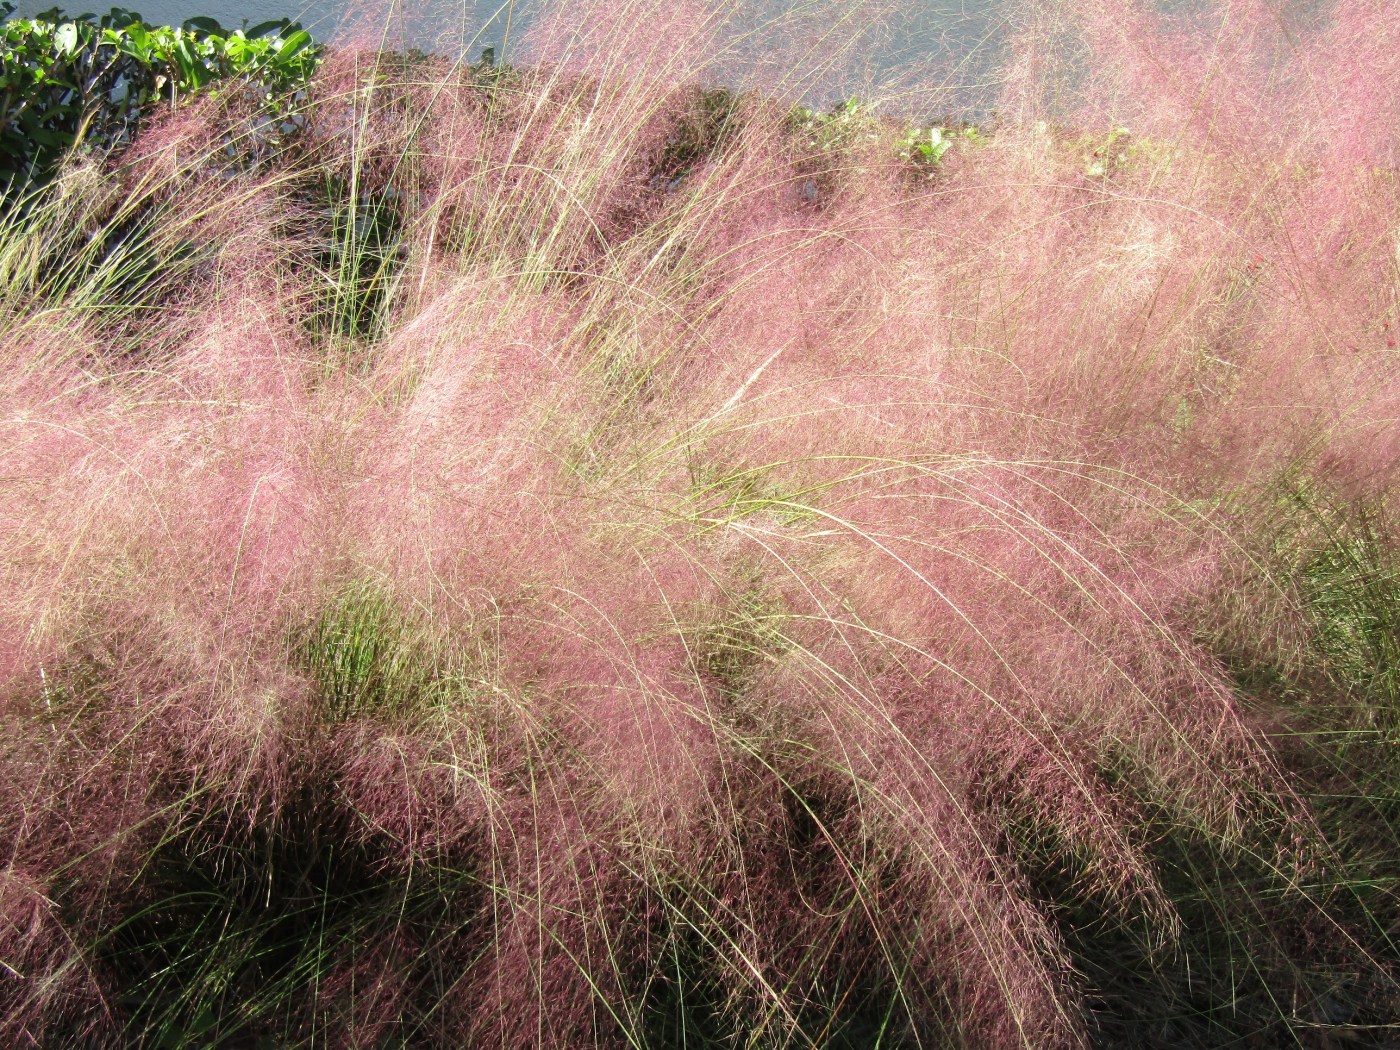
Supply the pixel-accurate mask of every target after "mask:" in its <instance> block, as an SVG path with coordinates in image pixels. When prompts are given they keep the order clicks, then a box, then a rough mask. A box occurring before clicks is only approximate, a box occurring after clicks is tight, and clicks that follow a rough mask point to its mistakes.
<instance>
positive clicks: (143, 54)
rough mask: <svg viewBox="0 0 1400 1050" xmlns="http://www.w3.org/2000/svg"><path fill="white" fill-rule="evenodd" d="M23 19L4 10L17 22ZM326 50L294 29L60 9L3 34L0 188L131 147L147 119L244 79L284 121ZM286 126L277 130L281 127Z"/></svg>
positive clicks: (284, 24) (6, 7) (8, 26)
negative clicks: (220, 83) (89, 151)
mask: <svg viewBox="0 0 1400 1050" xmlns="http://www.w3.org/2000/svg"><path fill="white" fill-rule="evenodd" d="M13 11H14V8H13V6H12V5H10V4H8V3H4V4H0V13H3V15H4V16H5V17H6V18H8V16H9V15H11V14H12V13H13ZM319 58H320V48H319V46H317V45H315V44H314V43H313V41H312V39H311V36H310V34H308V33H307V32H306V31H305V30H304V29H302V28H301V27H300V26H299V25H298V24H297V23H295V22H290V21H287V20H285V19H283V20H280V21H276V22H264V23H262V24H261V25H257V26H253V27H252V28H244V29H237V30H233V31H232V32H229V31H226V30H224V28H223V27H222V26H220V25H219V24H218V23H217V22H215V21H213V20H212V19H207V18H194V19H189V20H187V21H186V22H185V23H184V25H183V26H182V27H181V28H178V29H176V28H172V27H169V26H151V25H147V24H146V23H144V22H142V21H141V20H140V18H139V16H137V15H135V14H133V13H132V12H130V11H125V10H123V9H120V8H113V9H112V10H111V11H110V12H109V13H108V14H106V15H103V16H101V17H100V18H99V17H95V16H93V15H91V14H81V15H78V16H76V17H72V18H68V17H66V16H64V15H63V14H62V13H61V12H60V11H59V10H58V9H57V8H54V9H52V10H49V11H45V12H43V13H41V14H39V15H37V16H36V17H34V18H27V19H25V18H22V19H13V20H9V21H6V22H5V23H4V26H3V29H0V90H3V92H4V94H3V96H0V183H3V184H4V185H7V186H14V185H15V184H17V183H20V184H22V183H25V182H27V181H29V180H30V179H34V178H38V179H44V178H46V177H47V176H48V175H50V174H51V173H52V171H53V169H54V166H55V164H56V163H57V161H58V160H59V159H61V158H62V157H63V156H64V155H65V154H66V153H67V152H69V151H70V150H71V149H73V148H74V147H75V146H78V145H81V144H88V145H91V146H95V147H98V148H103V149H108V148H114V147H120V146H122V145H125V144H126V143H128V142H129V141H130V140H131V138H132V136H133V135H134V134H135V131H136V129H137V127H138V125H139V123H140V121H141V118H142V116H143V115H145V114H147V113H149V111H150V110H151V109H152V107H154V106H155V105H157V104H159V103H161V102H166V103H169V104H172V105H173V104H175V103H176V102H178V101H179V99H180V98H181V97H182V96H184V95H187V94H189V93H190V92H193V91H196V90H198V89H200V88H202V87H205V86H206V85H208V84H210V83H212V82H213V81H216V80H223V79H228V78H235V77H236V78H239V79H241V80H243V81H244V82H246V83H247V84H248V85H249V86H251V87H252V88H253V89H254V90H256V91H257V92H258V94H259V96H260V97H261V98H262V99H263V101H264V102H265V103H267V104H269V105H270V106H271V107H272V108H273V110H274V114H275V115H280V114H277V113H276V111H277V104H278V99H279V98H282V97H285V96H286V95H288V94H290V93H291V92H293V91H294V90H295V88H296V87H297V86H299V85H301V84H303V83H305V81H306V79H307V78H308V77H309V76H310V74H311V72H312V71H313V70H314V69H315V68H316V64H317V62H318V61H319ZM276 123H277V122H276V121H274V122H273V124H274V126H276Z"/></svg>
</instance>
